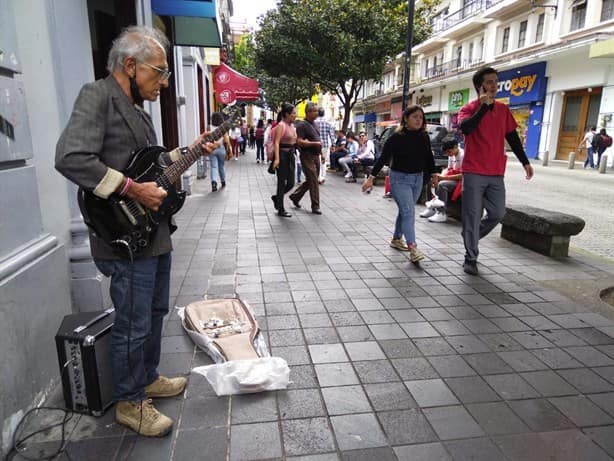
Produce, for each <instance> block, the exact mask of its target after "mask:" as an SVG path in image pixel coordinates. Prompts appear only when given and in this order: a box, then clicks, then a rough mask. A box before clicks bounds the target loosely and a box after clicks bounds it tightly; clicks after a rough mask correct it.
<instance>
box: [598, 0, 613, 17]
mask: <svg viewBox="0 0 614 461" xmlns="http://www.w3.org/2000/svg"><path fill="white" fill-rule="evenodd" d="M612 18H614V0H603V3H602V5H601V22H603V21H609V20H610V19H612Z"/></svg>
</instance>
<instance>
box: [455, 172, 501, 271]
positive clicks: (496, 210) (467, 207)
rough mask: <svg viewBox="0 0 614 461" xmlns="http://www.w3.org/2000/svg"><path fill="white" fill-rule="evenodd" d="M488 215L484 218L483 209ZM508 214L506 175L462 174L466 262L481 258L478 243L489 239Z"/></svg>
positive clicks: (463, 232) (463, 234) (463, 233)
mask: <svg viewBox="0 0 614 461" xmlns="http://www.w3.org/2000/svg"><path fill="white" fill-rule="evenodd" d="M483 208H485V209H486V212H487V213H488V215H487V216H486V218H484V219H482V209H483ZM504 215H505V183H504V181H503V176H484V175H479V174H471V173H463V200H462V221H463V231H462V236H463V242H464V244H465V260H466V261H470V262H475V261H477V259H478V254H479V250H478V242H479V240H480V239H481V238H482V237H486V236H487V235H488V234H489V233H490V231H491V230H493V229H494V228H495V226H496V225H497V224H499V223H500V222H501V220H502V219H503V216H504Z"/></svg>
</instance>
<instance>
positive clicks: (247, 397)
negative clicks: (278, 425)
mask: <svg viewBox="0 0 614 461" xmlns="http://www.w3.org/2000/svg"><path fill="white" fill-rule="evenodd" d="M277 417H278V413H277V404H276V402H275V395H274V394H273V393H258V394H240V395H235V396H233V398H232V414H231V422H232V424H243V423H254V422H261V421H274V420H276V419H277Z"/></svg>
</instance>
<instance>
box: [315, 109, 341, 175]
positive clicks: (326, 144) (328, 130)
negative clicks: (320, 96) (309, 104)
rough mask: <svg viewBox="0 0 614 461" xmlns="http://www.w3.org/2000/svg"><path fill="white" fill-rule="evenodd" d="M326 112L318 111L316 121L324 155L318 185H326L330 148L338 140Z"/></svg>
mask: <svg viewBox="0 0 614 461" xmlns="http://www.w3.org/2000/svg"><path fill="white" fill-rule="evenodd" d="M324 115H325V112H324V109H323V108H322V107H320V109H319V110H318V118H317V119H316V122H315V124H316V127H317V128H318V131H319V133H320V140H321V141H322V155H323V156H324V164H323V165H322V166H321V167H320V174H319V175H318V183H320V184H324V182H325V181H326V167H327V166H328V165H330V148H331V146H332V145H333V144H334V143H335V141H336V140H337V137H336V136H335V129H334V128H333V126H332V125H331V124H330V123H328V121H327V120H326V119H325V118H324Z"/></svg>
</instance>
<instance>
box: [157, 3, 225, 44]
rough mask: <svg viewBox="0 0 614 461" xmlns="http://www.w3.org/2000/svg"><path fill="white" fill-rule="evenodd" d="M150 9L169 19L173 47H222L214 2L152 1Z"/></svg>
mask: <svg viewBox="0 0 614 461" xmlns="http://www.w3.org/2000/svg"><path fill="white" fill-rule="evenodd" d="M151 9H152V11H153V12H154V13H156V14H158V15H162V16H169V17H170V19H171V21H172V22H173V27H172V30H173V45H177V46H203V47H207V48H220V47H221V46H222V39H221V34H220V30H221V26H220V24H219V23H218V21H217V15H216V5H215V1H214V0H152V2H151Z"/></svg>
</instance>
